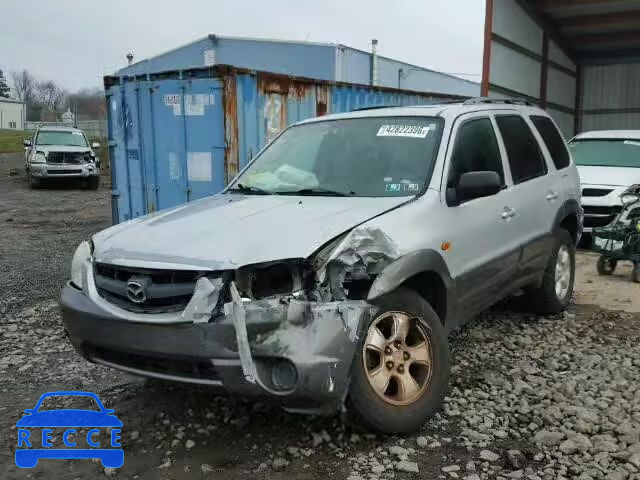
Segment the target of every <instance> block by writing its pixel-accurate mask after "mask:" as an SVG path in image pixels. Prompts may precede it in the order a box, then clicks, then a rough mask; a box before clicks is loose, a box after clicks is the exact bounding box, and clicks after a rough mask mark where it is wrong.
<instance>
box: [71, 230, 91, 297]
mask: <svg viewBox="0 0 640 480" xmlns="http://www.w3.org/2000/svg"><path fill="white" fill-rule="evenodd" d="M90 258H91V245H90V244H89V242H87V241H84V242H82V243H81V244H80V245H78V248H76V253H74V254H73V259H72V260H71V283H73V284H74V285H75V286H76V287H78V288H79V289H81V290H84V287H85V285H84V270H85V269H84V263H85V262H86V261H87V260H89V259H90Z"/></svg>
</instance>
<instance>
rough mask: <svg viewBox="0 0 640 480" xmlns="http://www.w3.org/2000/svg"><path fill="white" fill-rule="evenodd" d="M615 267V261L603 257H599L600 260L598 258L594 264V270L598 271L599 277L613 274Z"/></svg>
mask: <svg viewBox="0 0 640 480" xmlns="http://www.w3.org/2000/svg"><path fill="white" fill-rule="evenodd" d="M617 266H618V262H617V261H616V260H612V259H611V258H607V257H605V256H604V255H600V258H598V263H597V264H596V268H597V269H598V273H599V274H600V275H611V274H613V272H615V271H616V267H617Z"/></svg>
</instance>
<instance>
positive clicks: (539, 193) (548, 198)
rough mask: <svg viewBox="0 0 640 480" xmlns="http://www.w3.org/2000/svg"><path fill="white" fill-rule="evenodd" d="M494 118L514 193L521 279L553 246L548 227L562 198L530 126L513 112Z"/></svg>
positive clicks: (544, 261)
mask: <svg viewBox="0 0 640 480" xmlns="http://www.w3.org/2000/svg"><path fill="white" fill-rule="evenodd" d="M495 121H496V124H497V125H498V131H499V133H500V137H501V139H502V143H503V146H504V152H505V154H506V157H507V160H508V164H509V170H510V172H511V178H512V181H513V190H514V192H515V193H516V195H515V196H514V197H513V209H514V212H513V215H514V217H513V219H514V221H513V225H512V226H513V228H514V229H515V230H516V235H517V236H518V238H519V239H520V240H519V241H520V245H521V247H522V255H521V258H520V261H519V262H518V267H517V268H518V276H519V277H520V279H522V278H524V277H529V276H532V275H534V274H536V273H538V272H539V271H540V270H541V269H544V268H545V267H546V264H547V261H548V258H549V253H550V251H551V248H552V245H553V238H552V237H551V232H552V227H553V223H554V220H555V216H556V212H557V208H558V205H560V204H561V201H562V198H561V196H560V192H559V190H557V189H555V188H554V181H553V175H549V170H550V169H549V165H548V163H547V160H546V159H545V156H544V154H543V151H542V149H541V148H540V144H539V142H538V139H537V137H536V135H534V133H533V130H532V129H533V128H534V127H533V125H532V124H529V123H528V122H527V120H526V119H525V118H524V117H523V116H521V115H519V114H518V113H515V112H513V113H505V114H496V115H495Z"/></svg>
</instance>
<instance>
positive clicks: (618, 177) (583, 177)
mask: <svg viewBox="0 0 640 480" xmlns="http://www.w3.org/2000/svg"><path fill="white" fill-rule="evenodd" d="M578 173H579V174H580V183H581V184H582V185H606V186H611V187H627V186H630V185H633V184H635V183H640V168H625V167H595V166H590V165H578Z"/></svg>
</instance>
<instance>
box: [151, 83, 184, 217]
mask: <svg viewBox="0 0 640 480" xmlns="http://www.w3.org/2000/svg"><path fill="white" fill-rule="evenodd" d="M181 84H182V81H181V80H162V81H159V82H155V83H153V85H152V86H151V87H150V95H151V102H150V107H151V117H150V122H151V124H152V126H151V137H152V142H153V152H154V160H153V161H154V174H155V175H154V177H155V183H153V184H152V185H150V187H151V189H152V190H153V192H154V194H153V195H152V196H151V198H155V205H154V206H155V208H157V209H158V210H161V209H163V208H169V207H173V206H175V205H180V204H181V203H184V202H186V201H187V200H188V196H187V175H186V165H185V160H184V152H185V141H184V139H185V134H186V132H185V126H184V122H183V117H182V89H181V86H182V85H181Z"/></svg>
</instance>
